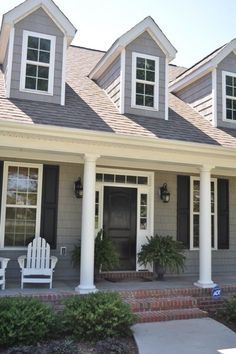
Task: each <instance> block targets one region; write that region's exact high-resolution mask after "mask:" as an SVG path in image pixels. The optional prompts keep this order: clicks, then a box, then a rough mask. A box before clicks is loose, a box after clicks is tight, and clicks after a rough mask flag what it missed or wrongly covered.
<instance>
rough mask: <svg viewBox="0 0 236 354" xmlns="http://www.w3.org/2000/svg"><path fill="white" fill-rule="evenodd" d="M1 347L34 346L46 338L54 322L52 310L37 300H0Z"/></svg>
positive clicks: (6, 298)
mask: <svg viewBox="0 0 236 354" xmlns="http://www.w3.org/2000/svg"><path fill="white" fill-rule="evenodd" d="M0 314H1V315H0V333H1V335H0V345H3V346H10V345H14V344H17V345H18V344H34V343H37V341H39V340H42V339H44V338H45V337H46V335H47V333H48V332H49V331H50V329H51V326H52V324H53V321H54V315H53V312H52V309H51V308H50V307H49V306H47V305H45V304H43V303H42V302H40V301H39V300H37V299H33V298H25V297H4V298H0Z"/></svg>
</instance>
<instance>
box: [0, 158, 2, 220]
mask: <svg viewBox="0 0 236 354" xmlns="http://www.w3.org/2000/svg"><path fill="white" fill-rule="evenodd" d="M2 182H3V161H0V222H1V210H2V209H1V206H2Z"/></svg>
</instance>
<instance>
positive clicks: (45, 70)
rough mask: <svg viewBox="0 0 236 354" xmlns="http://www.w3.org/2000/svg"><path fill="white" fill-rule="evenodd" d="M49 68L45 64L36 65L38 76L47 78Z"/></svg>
mask: <svg viewBox="0 0 236 354" xmlns="http://www.w3.org/2000/svg"><path fill="white" fill-rule="evenodd" d="M48 73H49V68H48V67H46V66H39V67H38V77H43V78H45V79H48Z"/></svg>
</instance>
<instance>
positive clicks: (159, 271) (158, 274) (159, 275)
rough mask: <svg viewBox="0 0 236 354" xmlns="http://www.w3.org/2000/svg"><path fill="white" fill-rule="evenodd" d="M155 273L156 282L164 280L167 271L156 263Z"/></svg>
mask: <svg viewBox="0 0 236 354" xmlns="http://www.w3.org/2000/svg"><path fill="white" fill-rule="evenodd" d="M153 271H154V274H155V279H156V280H164V274H165V269H164V268H163V267H162V266H161V265H160V264H159V263H156V262H154V264H153Z"/></svg>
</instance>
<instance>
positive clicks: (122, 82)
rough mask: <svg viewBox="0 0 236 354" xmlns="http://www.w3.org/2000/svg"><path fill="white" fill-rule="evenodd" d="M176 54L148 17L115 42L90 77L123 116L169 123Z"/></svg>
mask: <svg viewBox="0 0 236 354" xmlns="http://www.w3.org/2000/svg"><path fill="white" fill-rule="evenodd" d="M175 54H176V50H175V48H174V47H173V46H172V44H171V43H170V42H169V41H168V39H167V38H166V37H165V35H164V34H163V32H162V31H161V30H160V28H159V27H158V26H157V24H156V23H155V22H154V21H153V19H152V18H151V17H147V18H145V19H144V20H143V21H141V22H140V23H138V24H137V25H136V26H134V27H133V28H131V29H130V30H129V31H128V32H126V33H125V34H124V35H123V36H121V37H120V38H119V39H118V40H117V41H116V42H114V44H113V45H112V46H111V48H110V49H109V50H108V51H107V53H106V54H105V55H104V57H103V58H102V59H101V60H100V61H99V62H98V64H97V65H96V66H95V68H94V69H93V70H92V71H91V73H90V75H89V76H90V78H91V79H93V80H95V81H96V82H97V84H98V85H99V86H100V87H101V88H103V89H104V90H105V91H106V93H107V94H108V96H109V97H110V99H111V100H112V101H113V103H114V104H115V105H116V107H117V108H118V109H119V111H120V113H122V114H124V113H127V114H135V115H141V116H145V117H153V118H163V119H168V64H169V62H170V61H171V60H173V59H174V57H175Z"/></svg>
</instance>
